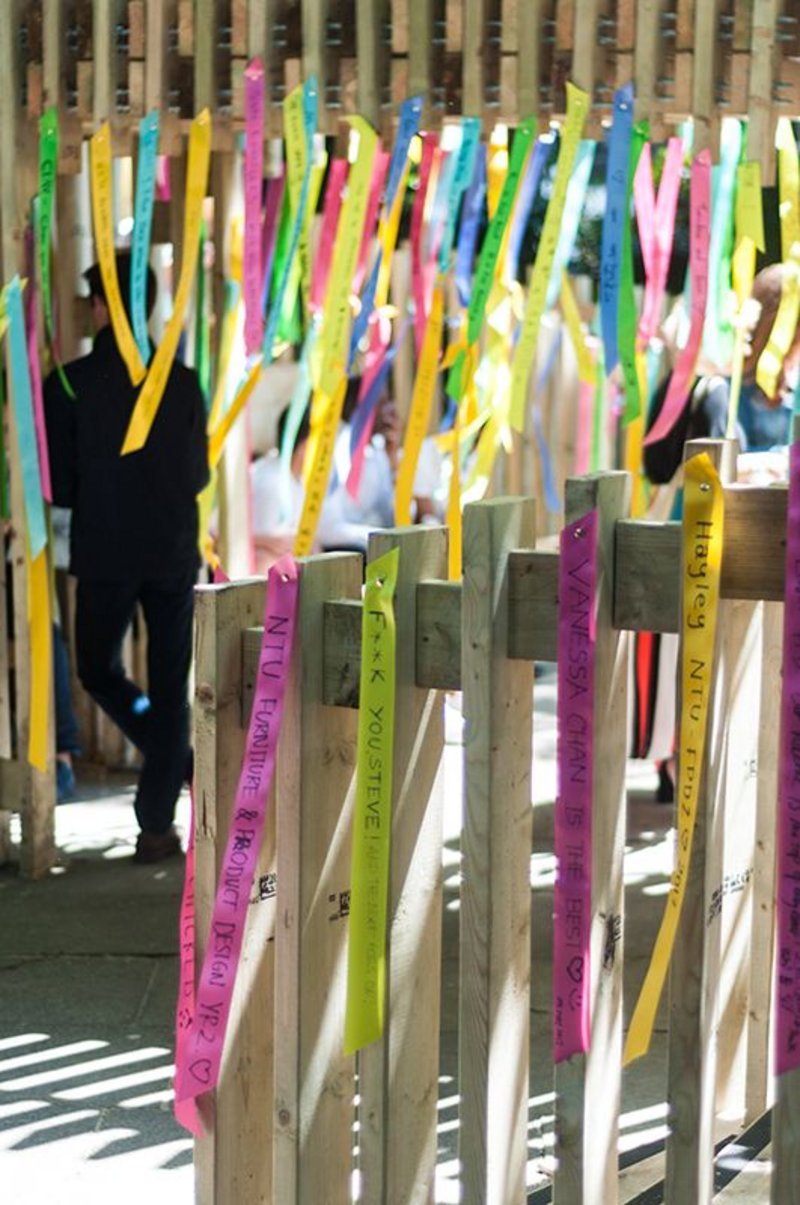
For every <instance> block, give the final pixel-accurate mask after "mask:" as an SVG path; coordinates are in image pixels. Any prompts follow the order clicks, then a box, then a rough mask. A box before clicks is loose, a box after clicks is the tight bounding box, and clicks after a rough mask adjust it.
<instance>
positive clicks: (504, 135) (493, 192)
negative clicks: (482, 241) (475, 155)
mask: <svg viewBox="0 0 800 1205" xmlns="http://www.w3.org/2000/svg"><path fill="white" fill-rule="evenodd" d="M507 173H508V128H507V127H506V126H495V128H494V130H493V132H492V138H491V141H490V143H489V163H488V165H487V168H486V208H487V211H488V216H489V221H490V222H491V220H492V218H493V217H494V215H495V212H496V210H497V206H498V205H499V204H500V197H501V195H502V192H503V185H504V184H505V182H506V175H507Z"/></svg>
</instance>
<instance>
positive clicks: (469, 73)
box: [461, 0, 486, 117]
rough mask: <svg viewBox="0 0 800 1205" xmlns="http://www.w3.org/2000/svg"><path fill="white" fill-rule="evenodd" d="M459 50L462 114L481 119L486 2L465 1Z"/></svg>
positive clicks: (484, 0) (484, 70) (483, 102)
mask: <svg viewBox="0 0 800 1205" xmlns="http://www.w3.org/2000/svg"><path fill="white" fill-rule="evenodd" d="M463 13H464V33H463V39H464V41H463V48H462V80H463V82H462V89H461V107H462V112H463V113H465V114H466V115H467V116H469V117H482V116H483V109H484V104H485V100H486V62H485V56H486V43H485V39H486V0H465V2H464V6H463Z"/></svg>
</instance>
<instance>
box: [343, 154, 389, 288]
mask: <svg viewBox="0 0 800 1205" xmlns="http://www.w3.org/2000/svg"><path fill="white" fill-rule="evenodd" d="M390 159H391V155H390V154H389V152H388V151H384V150H379V151H378V152H377V153H376V155H375V159H374V161H373V168H372V183H371V184H370V190H369V200H368V201H367V211H366V213H365V215H364V229H363V231H362V234H361V249H360V250H359V253H358V265H357V267H356V272H355V276H354V277H353V287H352V289H351V292H352V293H356V294H357V293H360V292H361V286H362V285H363V283H364V277H365V276H366V274H367V260H368V258H369V247H370V243H371V242H372V238H373V235H374V234H375V223H376V222H377V220H378V210H379V209H380V205H381V196H382V194H383V186H384V184H385V183H386V173H387V172H388V170H389V160H390Z"/></svg>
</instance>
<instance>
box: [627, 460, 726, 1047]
mask: <svg viewBox="0 0 800 1205" xmlns="http://www.w3.org/2000/svg"><path fill="white" fill-rule="evenodd" d="M683 507H684V509H683V553H682V560H683V606H682V618H681V623H682V648H681V691H682V696H681V716H680V755H679V761H678V794H677V799H678V844H677V863H676V867H675V871H674V873H673V876H672V882H671V885H670V892H669V897H668V899H667V905H666V909H665V911H664V917H663V919H662V922H661V928H660V929H659V931H658V937H657V938H656V944H655V948H654V950H653V956H652V958H651V960H650V966H649V968H648V971H647V975H646V977H645V981H644V986H643V987H642V990H641V994H640V996H639V999H638V1001H637V1003H636V1008H635V1010H634V1014H633V1018H632V1020H631V1026H630V1030H629V1031H628V1038H627V1041H626V1043H625V1055H624V1062H625V1063H626V1064H627V1063H630V1062H631V1061H632V1060H633V1059H637V1058H639V1057H640V1056H641V1055H643V1054H646V1053H647V1050H648V1047H649V1045H650V1038H651V1035H652V1032H653V1024H654V1022H655V1018H656V1012H657V1010H658V1003H659V1000H660V999H661V993H662V991H663V988H664V982H665V979H666V976H667V969H668V968H669V963H670V959H671V957H672V950H673V947H674V945H675V936H676V933H677V930H678V922H679V920H680V915H681V908H682V907H683V900H684V896H685V895H686V881H687V878H688V874H689V863H690V860H691V855H692V838H693V836H694V827H695V819H696V816H697V801H698V795H699V789H700V781H701V778H702V775H703V758H704V754H705V746H706V731H707V728H708V710H709V705H710V702H711V688H712V674H713V669H714V642H715V637H716V630H717V607H718V603H719V582H720V570H721V565H722V540H723V527H724V500H723V492H722V485H721V483H720V480H719V477H718V476H717V473H716V470H715V469H714V466H713V464H712V463H711V460H710V458H709V457H708V455H707V454H706V453H705V452H703V453H702V454H701V455H699V456H693V457H692V459H691V460H689V461H687V463H686V465H685V468H684V503H683Z"/></svg>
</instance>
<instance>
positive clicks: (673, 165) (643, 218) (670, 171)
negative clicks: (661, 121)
mask: <svg viewBox="0 0 800 1205" xmlns="http://www.w3.org/2000/svg"><path fill="white" fill-rule="evenodd" d="M682 165H683V144H682V142H681V140H680V138H670V140H669V142H668V143H667V154H666V158H665V160H664V168H663V171H662V173H661V184H660V185H659V189H658V200H656V198H655V191H654V188H653V166H652V161H651V157H650V143H649V142H646V143H645V144H644V146H643V148H642V154H641V157H640V159H639V165H638V167H637V169H636V175H635V176H634V179H633V199H634V206H635V209H636V221H637V226H638V230H639V242H640V244H641V248H642V259H643V260H644V270H645V277H646V285H645V291H644V305H643V307H642V316H641V318H640V320H639V339H640V341H641V342H642V343H647V341H648V340H649V339H651V338H652V337H653V336H654V335H655V334H656V332H657V331H658V325H659V319H660V316H661V301H662V298H663V296H664V290H665V289H666V287H667V276H668V274H669V261H670V256H671V255H672V240H673V235H674V232H675V213H676V210H677V206H678V194H679V192H680V188H681V167H682Z"/></svg>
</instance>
